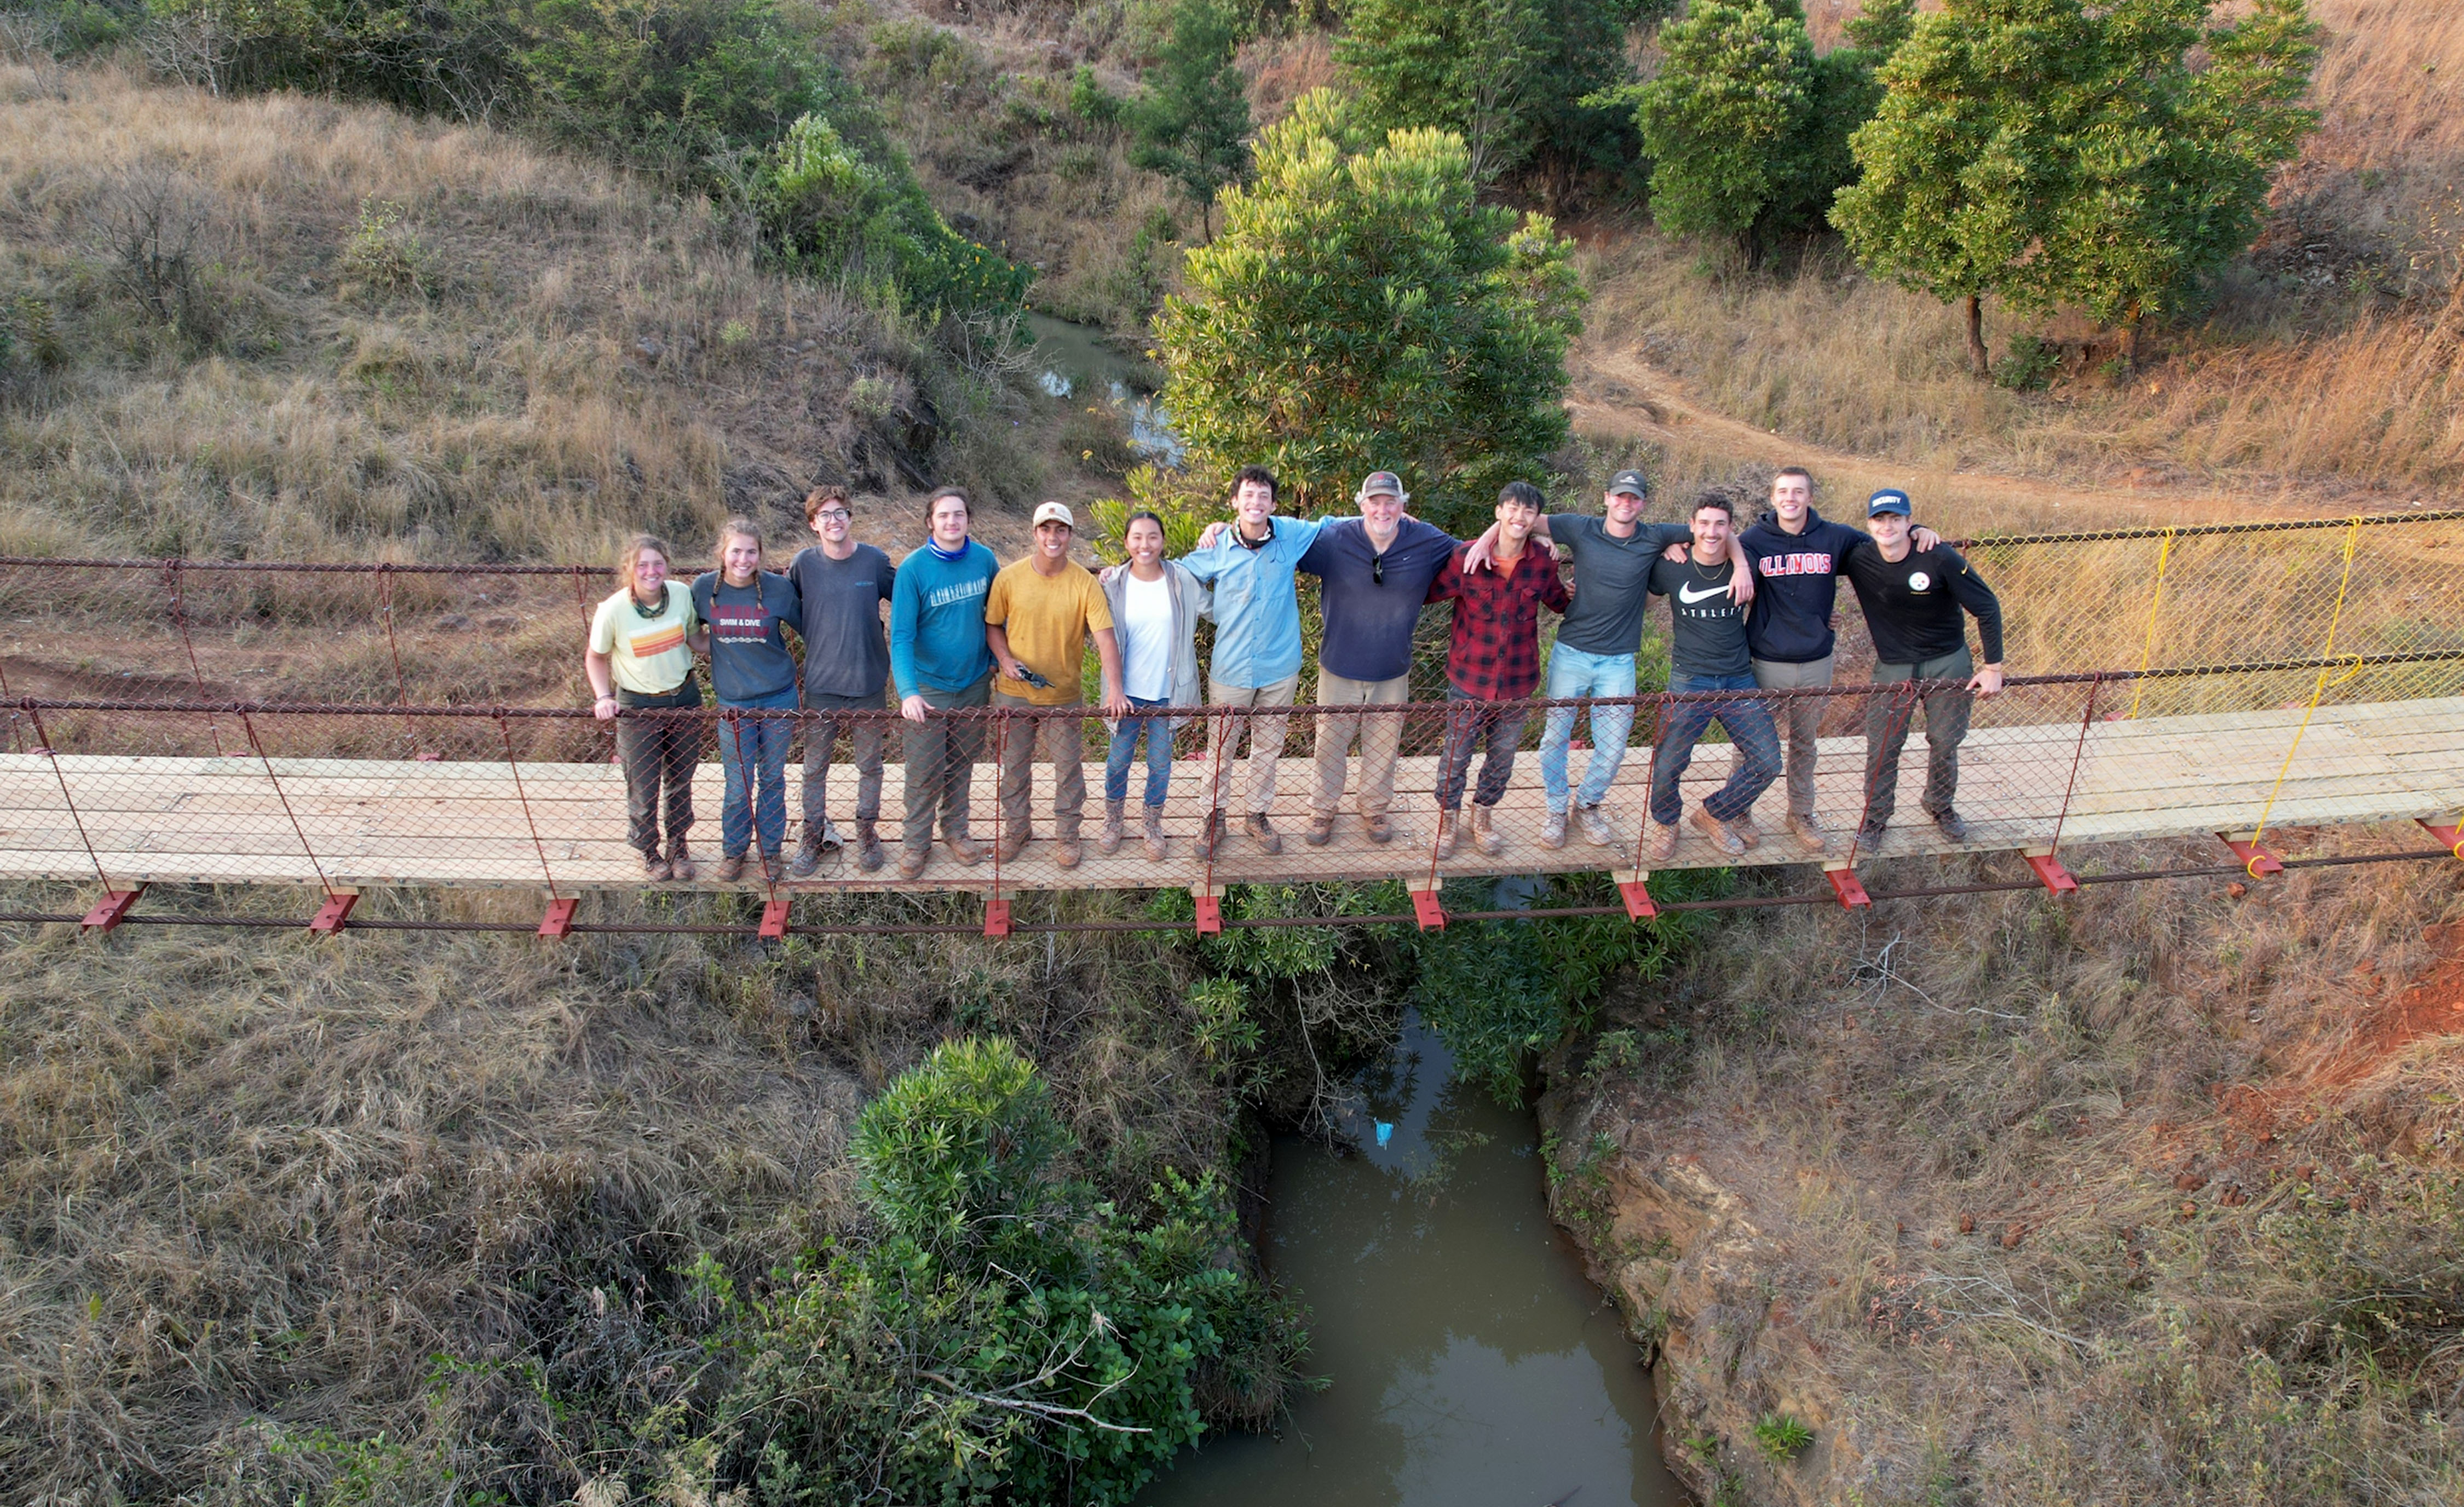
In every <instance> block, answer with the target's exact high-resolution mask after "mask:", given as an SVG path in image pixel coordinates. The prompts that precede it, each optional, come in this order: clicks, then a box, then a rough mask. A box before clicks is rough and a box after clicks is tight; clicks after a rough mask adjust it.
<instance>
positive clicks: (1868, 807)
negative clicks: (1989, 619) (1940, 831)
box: [1865, 644, 1976, 827]
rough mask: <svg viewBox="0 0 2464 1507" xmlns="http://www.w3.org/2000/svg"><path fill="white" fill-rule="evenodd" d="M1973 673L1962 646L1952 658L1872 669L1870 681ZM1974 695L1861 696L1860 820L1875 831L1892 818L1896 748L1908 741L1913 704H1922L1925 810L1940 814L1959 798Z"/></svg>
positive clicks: (1896, 787)
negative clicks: (1862, 761)
mask: <svg viewBox="0 0 2464 1507" xmlns="http://www.w3.org/2000/svg"><path fill="white" fill-rule="evenodd" d="M1975 673H1976V661H1975V660H1973V659H1971V658H1969V654H1968V646H1967V645H1965V644H1962V645H1961V646H1960V647H1959V652H1958V653H1957V654H1945V655H1943V656H1942V657H1941V658H1939V659H1927V660H1925V661H1924V662H1923V663H1920V664H1912V665H1880V664H1878V665H1876V666H1875V667H1874V683H1875V684H1876V685H1878V686H1879V685H1890V684H1894V683H1905V682H1907V681H1910V680H1958V681H1961V682H1963V683H1964V682H1965V681H1966V680H1967V679H1968V677H1969V676H1972V675H1974V674H1975ZM1975 699H1976V696H1975V693H1974V692H1972V691H1969V690H1966V689H1951V690H1944V691H1927V692H1925V694H1924V695H1923V696H1921V697H1920V696H1912V695H1908V694H1905V693H1899V694H1893V693H1886V692H1880V691H1878V692H1876V693H1874V694H1873V695H1871V696H1869V697H1867V698H1865V821H1866V822H1867V823H1868V824H1870V825H1872V826H1876V827H1880V826H1882V825H1883V824H1885V823H1887V822H1888V821H1890V819H1891V813H1892V812H1893V811H1894V810H1896V809H1898V808H1899V804H1900V750H1901V748H1902V747H1903V746H1905V745H1906V743H1907V741H1908V729H1909V726H1910V724H1912V723H1913V722H1914V721H1915V720H1916V714H1917V706H1918V704H1919V702H1922V703H1923V704H1924V706H1925V748H1926V751H1927V754H1928V757H1927V759H1926V762H1925V814H1926V815H1927V816H1939V815H1941V814H1942V813H1943V812H1945V811H1947V810H1949V809H1950V808H1951V803H1952V802H1953V801H1954V800H1955V799H1956V798H1957V797H1958V795H1959V744H1960V742H1961V740H1963V739H1965V738H1966V737H1967V736H1968V710H1969V706H1970V705H1971V704H1972V703H1973V702H1974V701H1975Z"/></svg>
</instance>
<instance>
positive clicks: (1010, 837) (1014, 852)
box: [993, 822, 1035, 863]
mask: <svg viewBox="0 0 2464 1507" xmlns="http://www.w3.org/2000/svg"><path fill="white" fill-rule="evenodd" d="M1034 835H1035V831H1034V829H1032V828H1030V827H1029V826H1027V824H1026V823H1024V822H1020V823H1018V824H1017V825H1016V826H1014V827H1004V828H1002V829H1001V846H1000V847H998V848H996V849H994V850H993V856H994V857H996V858H998V859H1000V860H1001V862H1003V863H1008V862H1010V861H1012V860H1013V859H1015V858H1017V856H1018V855H1019V854H1020V853H1024V852H1025V851H1026V840H1027V839H1028V838H1029V837H1032V836H1034Z"/></svg>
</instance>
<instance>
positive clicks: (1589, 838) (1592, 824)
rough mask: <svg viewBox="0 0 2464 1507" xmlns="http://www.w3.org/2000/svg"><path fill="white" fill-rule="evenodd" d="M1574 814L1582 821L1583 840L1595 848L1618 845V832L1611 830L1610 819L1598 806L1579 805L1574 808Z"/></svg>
mask: <svg viewBox="0 0 2464 1507" xmlns="http://www.w3.org/2000/svg"><path fill="white" fill-rule="evenodd" d="M1574 815H1575V818H1576V819H1577V820H1579V821H1580V822H1581V823H1582V826H1583V841H1585V842H1587V843H1590V844H1591V845H1592V846H1593V847H1595V848H1614V847H1616V846H1617V833H1616V832H1614V831H1610V830H1609V819H1608V817H1607V816H1606V815H1605V814H1604V813H1602V811H1601V810H1600V809H1599V808H1598V807H1596V806H1582V807H1577V808H1575V809H1574Z"/></svg>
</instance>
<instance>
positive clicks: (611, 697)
mask: <svg viewBox="0 0 2464 1507" xmlns="http://www.w3.org/2000/svg"><path fill="white" fill-rule="evenodd" d="M614 699H616V693H614V692H613V691H610V692H609V693H607V694H606V695H605V696H603V697H601V698H599V700H598V701H593V702H591V703H590V704H591V705H593V706H597V705H598V704H599V701H612V700H614Z"/></svg>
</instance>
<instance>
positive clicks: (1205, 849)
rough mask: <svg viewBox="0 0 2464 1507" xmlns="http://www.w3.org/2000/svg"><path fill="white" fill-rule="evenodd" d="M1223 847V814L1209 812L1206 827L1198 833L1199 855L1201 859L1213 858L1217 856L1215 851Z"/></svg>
mask: <svg viewBox="0 0 2464 1507" xmlns="http://www.w3.org/2000/svg"><path fill="white" fill-rule="evenodd" d="M1222 846H1223V813H1222V812H1221V811H1209V812H1207V813H1206V825H1205V826H1204V827H1203V828H1201V829H1199V833H1198V855H1199V857H1201V858H1212V857H1214V856H1215V850H1216V849H1218V848H1221V847H1222Z"/></svg>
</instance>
